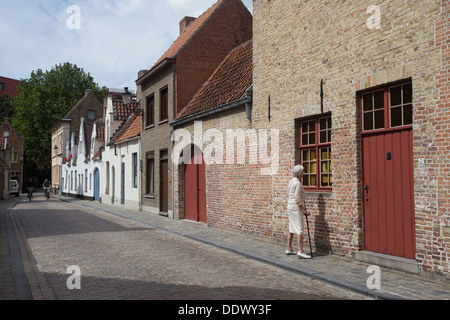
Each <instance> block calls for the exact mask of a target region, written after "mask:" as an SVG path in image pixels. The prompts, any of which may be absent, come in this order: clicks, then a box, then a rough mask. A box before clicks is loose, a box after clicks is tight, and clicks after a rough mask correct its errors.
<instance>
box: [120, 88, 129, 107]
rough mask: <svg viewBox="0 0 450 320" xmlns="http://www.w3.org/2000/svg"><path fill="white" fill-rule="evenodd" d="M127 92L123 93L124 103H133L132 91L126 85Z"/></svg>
mask: <svg viewBox="0 0 450 320" xmlns="http://www.w3.org/2000/svg"><path fill="white" fill-rule="evenodd" d="M124 89H125V92H123V93H122V99H123V104H130V103H131V92H130V91H128V87H125V88H124Z"/></svg>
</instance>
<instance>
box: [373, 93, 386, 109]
mask: <svg viewBox="0 0 450 320" xmlns="http://www.w3.org/2000/svg"><path fill="white" fill-rule="evenodd" d="M383 108H384V91H383V90H382V91H377V92H375V93H374V109H383Z"/></svg>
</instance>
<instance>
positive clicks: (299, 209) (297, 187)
mask: <svg viewBox="0 0 450 320" xmlns="http://www.w3.org/2000/svg"><path fill="white" fill-rule="evenodd" d="M304 171H305V168H304V167H303V166H300V165H299V166H295V167H294V169H293V170H292V175H293V177H292V179H291V181H290V182H289V186H288V194H289V199H288V204H287V214H288V217H289V234H288V238H287V248H286V254H287V255H295V254H296V255H297V257H298V258H301V259H311V256H309V255H308V254H306V253H305V252H304V251H303V233H304V222H303V214H307V211H306V193H305V190H304V189H303V186H302V184H301V182H300V180H301V179H302V178H303V175H304ZM294 234H296V235H297V246H298V252H297V253H295V251H293V250H292V239H293V238H294Z"/></svg>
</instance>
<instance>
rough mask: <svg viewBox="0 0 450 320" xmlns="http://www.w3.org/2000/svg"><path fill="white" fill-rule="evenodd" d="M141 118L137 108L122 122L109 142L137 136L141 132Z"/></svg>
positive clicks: (117, 141)
mask: <svg viewBox="0 0 450 320" xmlns="http://www.w3.org/2000/svg"><path fill="white" fill-rule="evenodd" d="M141 118H142V116H141V110H140V109H139V110H137V111H136V112H134V113H133V114H132V115H131V116H130V117H129V119H128V120H127V121H126V122H125V123H124V124H123V126H122V127H121V128H120V129H119V131H118V132H117V133H116V135H115V136H114V138H113V139H111V141H110V143H109V144H113V143H119V142H122V141H125V140H128V139H132V138H135V137H138V136H139V135H140V134H141Z"/></svg>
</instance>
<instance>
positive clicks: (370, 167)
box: [361, 84, 415, 259]
mask: <svg viewBox="0 0 450 320" xmlns="http://www.w3.org/2000/svg"><path fill="white" fill-rule="evenodd" d="M409 85H410V84H406V85H403V86H402V85H400V86H395V90H393V88H392V87H387V88H385V89H381V90H378V91H376V92H371V93H368V94H364V95H363V97H364V98H363V99H362V103H361V104H362V114H363V117H362V125H363V128H362V133H361V136H362V162H363V172H362V173H363V181H362V187H363V199H362V201H363V210H364V246H365V250H367V251H372V252H377V253H382V254H387V255H392V256H398V257H403V258H408V259H415V214H414V180H413V179H414V175H413V144H412V134H413V131H412V127H411V124H412V123H410V120H411V122H412V118H411V116H410V115H409V112H410V110H409V108H410V107H411V112H412V105H409V103H410V101H409V98H408V97H407V95H408V94H409V93H408V92H409V88H408V87H407V86H409ZM399 87H400V91H399ZM403 87H405V88H403ZM403 91H405V92H406V93H403ZM394 94H395V95H400V98H399V97H397V96H394V97H393V95H394ZM377 95H378V97H379V98H377ZM403 95H405V97H403V98H402V96H403ZM377 100H378V102H377ZM399 101H400V102H399ZM398 104H400V107H397V105H398ZM396 108H404V109H405V110H403V111H402V112H400V111H401V109H399V110H396ZM377 113H378V114H377ZM399 117H400V118H399ZM377 118H378V119H377ZM370 122H371V124H370Z"/></svg>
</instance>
